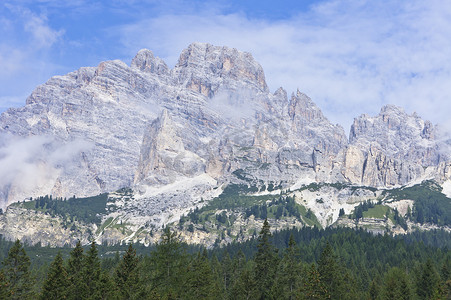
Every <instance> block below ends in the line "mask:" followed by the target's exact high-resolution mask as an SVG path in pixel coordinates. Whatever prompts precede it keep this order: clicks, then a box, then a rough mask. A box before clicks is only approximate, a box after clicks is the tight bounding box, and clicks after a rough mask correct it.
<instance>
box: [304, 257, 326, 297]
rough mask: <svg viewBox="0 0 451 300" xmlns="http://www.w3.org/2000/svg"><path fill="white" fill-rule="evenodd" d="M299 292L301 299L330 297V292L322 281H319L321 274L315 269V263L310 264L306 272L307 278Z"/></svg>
mask: <svg viewBox="0 0 451 300" xmlns="http://www.w3.org/2000/svg"><path fill="white" fill-rule="evenodd" d="M301 292H302V297H301V299H312V300H313V299H330V294H329V292H328V291H327V289H326V287H325V285H324V283H323V282H322V281H321V276H320V274H319V272H318V270H317V269H316V266H315V264H311V266H310V268H309V270H308V272H307V280H306V281H305V283H304V287H303V288H302V290H301Z"/></svg>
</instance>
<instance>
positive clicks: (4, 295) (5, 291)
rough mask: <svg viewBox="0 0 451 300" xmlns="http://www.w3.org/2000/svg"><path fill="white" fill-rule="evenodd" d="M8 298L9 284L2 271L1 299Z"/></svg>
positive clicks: (0, 281)
mask: <svg viewBox="0 0 451 300" xmlns="http://www.w3.org/2000/svg"><path fill="white" fill-rule="evenodd" d="M7 297H8V282H7V281H6V278H5V274H3V270H0V299H6V298H7Z"/></svg>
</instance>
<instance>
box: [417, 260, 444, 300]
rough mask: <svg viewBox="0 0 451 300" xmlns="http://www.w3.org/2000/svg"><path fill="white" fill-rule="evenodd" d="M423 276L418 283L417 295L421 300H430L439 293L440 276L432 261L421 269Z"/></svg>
mask: <svg viewBox="0 0 451 300" xmlns="http://www.w3.org/2000/svg"><path fill="white" fill-rule="evenodd" d="M421 270H422V272H421V276H420V277H419V278H418V281H417V294H418V295H419V296H420V298H421V299H430V298H432V296H433V295H434V294H435V293H437V292H438V289H439V283H440V276H439V274H438V273H437V271H436V270H435V268H434V264H433V263H432V260H431V259H428V260H427V261H426V262H425V263H424V264H423V265H422V267H421Z"/></svg>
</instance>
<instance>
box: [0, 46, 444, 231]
mask: <svg viewBox="0 0 451 300" xmlns="http://www.w3.org/2000/svg"><path fill="white" fill-rule="evenodd" d="M0 134H2V136H11V137H12V138H11V139H10V140H8V141H9V142H8V143H9V144H8V145H9V149H10V150H11V151H10V152H6V151H5V150H4V149H5V148H1V149H0V150H1V151H3V159H1V160H0V163H2V164H3V165H5V162H6V161H10V162H11V161H12V162H14V161H17V163H16V164H17V165H21V164H22V165H24V166H26V168H23V169H20V168H11V167H10V169H9V170H12V171H11V174H10V175H9V176H8V177H7V178H6V179H5V178H4V179H3V180H2V181H1V182H0V201H1V205H2V207H3V208H5V207H6V206H7V205H9V204H11V203H14V202H17V201H22V200H24V199H27V198H29V197H34V198H35V197H38V196H43V195H53V196H54V197H62V198H64V197H66V198H68V197H72V196H73V195H77V196H79V197H87V196H94V195H97V194H101V193H106V192H109V193H111V192H114V191H117V190H119V189H121V188H124V187H130V188H132V189H133V191H134V197H133V201H131V202H127V203H126V204H124V205H125V206H124V207H127V209H125V208H124V213H123V215H122V216H121V218H124V220H125V219H126V220H129V222H130V224H135V225H133V226H134V227H136V230H138V229H139V228H140V226H143V225H144V224H147V225H149V224H153V225H152V226H161V225H164V224H167V223H168V222H173V221H175V220H176V219H177V218H178V217H179V216H181V215H183V214H186V213H187V212H188V211H189V210H190V209H193V208H195V207H196V206H199V205H200V206H202V205H205V203H204V202H202V201H209V200H211V199H213V198H214V197H215V196H218V195H219V194H220V193H221V191H222V190H224V188H225V187H226V186H228V185H233V184H238V185H239V184H244V185H248V186H255V187H256V188H257V189H259V190H261V189H263V187H264V186H265V187H268V186H269V185H272V186H278V187H279V188H278V189H279V190H280V191H282V190H289V189H290V188H292V187H295V186H302V185H308V184H310V183H327V184H333V183H343V184H349V185H355V186H367V187H371V188H379V189H387V188H394V187H400V186H405V185H409V184H414V183H416V182H421V181H423V180H425V179H431V178H432V179H434V180H436V181H437V182H439V183H445V182H448V181H449V180H450V177H451V176H450V175H451V172H450V171H449V170H450V166H451V163H450V160H448V158H447V157H449V155H448V154H447V155H443V154H442V152H443V149H442V146H441V144H440V143H441V141H440V140H439V139H437V128H436V127H434V126H433V125H432V124H431V123H430V122H429V121H424V120H422V119H421V118H420V117H419V116H418V115H416V114H412V115H408V114H406V113H405V112H404V111H403V110H402V109H401V108H399V107H396V106H391V105H387V106H384V107H383V108H382V109H381V112H380V113H379V114H378V115H377V116H374V117H370V116H368V115H361V116H360V117H357V118H356V119H355V120H354V123H353V124H352V126H351V128H350V134H349V137H347V136H346V134H345V131H344V129H343V127H341V126H340V125H333V124H331V123H330V122H329V120H328V119H327V117H325V116H324V115H323V113H322V112H321V110H320V108H319V107H317V106H316V104H315V103H314V102H313V101H312V100H311V99H310V98H309V97H308V96H307V95H305V94H303V93H301V92H300V91H299V90H298V91H296V93H292V94H291V96H290V97H288V95H287V92H286V91H285V90H283V88H280V89H278V90H276V91H275V92H274V93H271V92H270V91H269V88H268V86H267V84H266V81H265V75H264V71H263V68H262V67H261V66H260V65H259V64H258V63H257V62H256V61H255V60H254V59H253V57H252V55H250V54H249V53H245V52H240V51H238V50H236V49H232V48H227V47H217V46H212V45H210V44H202V43H193V44H191V45H190V46H189V47H188V48H187V49H185V50H183V51H182V53H181V54H180V58H179V61H178V63H177V64H176V65H175V66H174V68H172V69H169V68H168V67H167V65H166V63H165V62H164V61H163V60H161V59H159V58H158V57H155V56H154V55H153V53H152V52H151V51H150V50H147V49H143V50H140V51H139V52H138V53H137V54H136V56H135V57H134V58H133V59H132V61H131V64H130V66H128V65H127V64H125V63H123V62H121V61H117V60H114V61H106V62H101V63H100V64H99V65H98V66H97V67H84V68H80V69H79V70H77V71H74V72H71V73H68V74H66V75H63V76H55V77H52V78H51V79H50V80H49V81H48V82H46V83H45V84H43V85H41V86H39V87H37V88H36V89H35V90H34V91H33V92H32V94H31V95H30V96H29V97H28V98H27V100H26V105H25V106H24V107H22V108H17V109H9V110H8V111H6V112H4V113H2V114H1V116H0ZM33 138H34V139H36V140H39V143H38V144H39V145H38V146H36V145H32V144H30V149H31V150H30V151H31V152H33V151H34V152H35V153H38V154H39V155H36V156H26V157H24V156H18V155H17V153H16V152H18V151H17V149H20V148H19V147H20V143H21V142H24V141H27V140H29V139H33ZM445 154H446V153H445ZM168 187H172V190H171V189H170V188H168ZM160 191H163V192H160ZM328 193H329V192H327V193H326V194H328ZM113 194H114V193H113ZM328 195H329V194H328ZM349 195H350V194H349ZM309 197H310V196H309ZM346 199H348V198H346ZM348 200H349V199H348ZM346 201H347V200H346ZM309 203H310V202H309ZM315 203H316V202H312V203H311V204H308V206H311V208H312V209H313V210H315V208H316V207H315V205H317V206H318V209H317V210H315V211H316V213H320V208H321V207H323V206H324V205H319V204H321V203H319V204H315ZM116 204H117V203H116ZM121 205H122V204H121ZM330 205H331V206H330V209H331V210H330V211H329V210H328V209H329V208H325V207H323V208H322V209H323V210H324V213H323V214H322V216H321V217H320V219H321V220H320V222H322V224H323V225H327V224H331V223H333V222H334V221H335V220H336V219H337V217H338V210H337V207H335V206H336V205H335V204H334V203H332V202H330ZM350 209H351V207H350ZM115 214H116V215H115V216H116V217H117V216H119V215H120V214H118V213H117V212H115ZM105 218H108V217H105ZM149 226H150V225H149Z"/></svg>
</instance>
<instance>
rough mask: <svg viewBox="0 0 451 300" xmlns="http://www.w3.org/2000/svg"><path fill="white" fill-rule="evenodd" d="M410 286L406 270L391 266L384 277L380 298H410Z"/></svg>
mask: <svg viewBox="0 0 451 300" xmlns="http://www.w3.org/2000/svg"><path fill="white" fill-rule="evenodd" d="M412 295H413V293H412V288H411V286H410V282H409V279H408V277H407V274H406V272H404V271H403V270H401V269H400V268H396V267H395V268H391V269H390V270H389V271H388V273H387V274H386V275H385V278H384V286H383V291H382V299H387V300H389V299H400V300H409V299H412Z"/></svg>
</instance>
